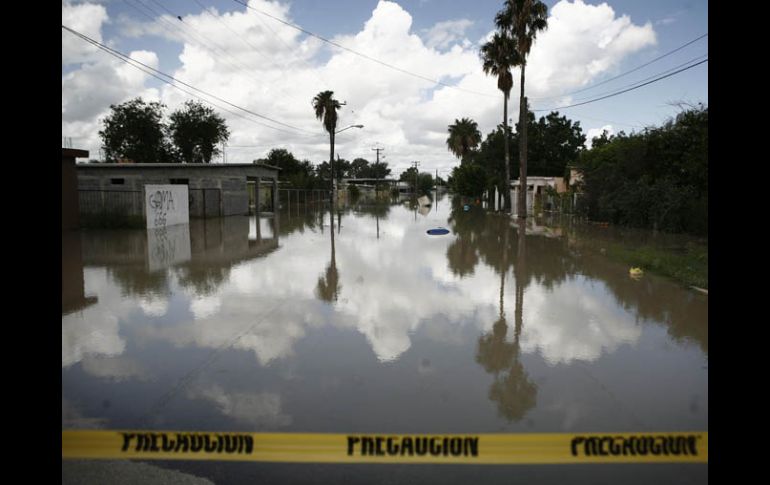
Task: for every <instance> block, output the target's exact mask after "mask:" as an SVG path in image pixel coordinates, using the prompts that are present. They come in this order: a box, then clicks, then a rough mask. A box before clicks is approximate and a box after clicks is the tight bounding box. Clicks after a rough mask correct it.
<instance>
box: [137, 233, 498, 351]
mask: <svg viewBox="0 0 770 485" xmlns="http://www.w3.org/2000/svg"><path fill="white" fill-rule="evenodd" d="M364 222H367V223H369V221H367V220H366V219H362V220H356V219H353V218H343V225H344V226H345V229H346V234H345V237H342V238H341V237H339V236H337V235H336V233H335V236H336V237H337V245H338V246H337V247H338V250H337V258H338V260H337V267H338V269H339V271H340V277H341V286H342V291H341V295H340V300H339V301H338V302H337V303H335V304H334V305H332V307H333V309H334V310H335V311H336V314H334V315H333V317H331V318H329V316H328V314H327V315H326V316H322V313H321V312H323V310H324V309H326V308H328V307H327V305H326V304H325V303H322V302H320V301H318V300H317V299H316V298H315V296H314V290H315V287H316V285H317V282H318V276H319V275H320V274H321V273H322V272H323V271H324V269H325V266H326V265H327V264H328V260H329V259H330V257H331V255H330V254H327V253H326V252H325V251H323V250H319V247H318V246H319V241H318V240H315V239H314V238H311V237H307V236H306V237H304V238H296V239H294V240H293V241H292V244H291V245H290V249H291V250H290V251H288V250H286V249H284V251H285V252H284V253H281V254H279V255H277V257H273V258H269V259H265V260H254V261H251V262H248V263H246V264H243V265H239V266H238V267H235V268H233V269H232V270H231V272H230V280H229V282H228V283H225V284H224V285H222V287H220V291H219V293H218V295H217V298H218V300H219V302H220V304H221V306H220V307H219V308H218V313H217V314H216V315H215V316H216V321H215V320H214V319H213V318H212V319H207V318H206V316H203V315H200V316H199V314H198V312H197V309H198V305H199V304H198V303H196V300H193V303H192V304H191V305H192V310H193V313H195V314H196V317H198V319H197V320H196V321H194V322H189V323H186V324H184V325H181V326H179V327H177V328H166V329H145V330H143V332H145V333H152V334H153V335H155V336H158V337H161V338H166V339H169V340H171V341H172V342H174V344H175V345H178V346H184V345H196V346H202V347H209V348H217V347H219V346H222V345H226V344H228V343H229V342H230V341H231V340H232V339H233V337H234V336H235V335H238V334H239V333H240V332H243V331H244V330H245V329H247V328H249V326H250V325H254V327H253V328H252V329H250V330H249V331H248V332H247V333H246V334H245V335H243V336H242V338H240V339H239V340H238V341H237V342H236V343H235V344H234V346H233V347H234V348H242V349H249V350H252V351H254V353H255V355H256V356H257V359H258V360H259V362H260V363H261V364H262V365H266V364H268V363H269V362H271V361H272V360H275V359H279V358H284V357H286V356H289V355H291V353H292V348H293V345H294V343H295V342H296V341H297V340H298V339H300V338H302V337H303V336H304V335H305V331H306V328H308V327H314V326H320V325H322V324H325V323H327V321H329V322H330V323H332V324H333V325H335V326H338V327H346V328H351V327H353V328H356V329H357V330H358V331H359V332H361V333H362V334H363V335H365V336H366V338H367V340H368V341H369V343H370V345H371V347H372V350H373V352H374V353H375V354H376V355H377V357H378V358H379V359H380V360H383V361H387V360H393V359H396V358H398V357H399V356H400V355H401V354H402V353H403V352H405V351H406V350H407V349H409V347H410V346H411V339H410V333H411V332H414V331H415V330H416V329H417V328H418V326H419V325H420V322H421V321H422V320H424V319H428V318H431V317H433V316H435V315H436V314H438V313H440V314H442V315H451V319H450V318H446V319H442V320H443V321H444V322H445V323H444V324H445V325H455V326H456V325H460V324H463V323H467V322H468V318H467V316H468V315H469V314H473V315H474V319H473V320H474V322H476V324H478V325H479V326H480V327H481V326H483V325H485V324H486V321H487V320H488V321H489V322H492V321H493V320H494V315H495V312H496V310H495V306H494V304H493V302H494V295H496V293H497V292H498V291H499V289H497V287H496V283H495V278H494V277H493V276H494V273H493V271H492V270H491V269H488V268H483V269H481V268H480V270H479V275H480V276H483V277H484V278H480V279H479V280H477V281H470V280H462V279H459V278H455V277H454V276H453V275H451V272H449V271H445V268H446V266H447V264H446V258H445V256H444V253H445V247H444V246H441V247H438V249H437V248H436V247H433V246H431V247H429V248H428V249H425V250H421V249H420V243H421V242H423V240H422V238H423V236H424V234H422V232H421V230H418V229H417V228H414V229H413V234H411V235H410V234H407V231H406V230H405V228H404V226H400V225H396V224H392V226H393V230H394V232H395V230H396V229H397V228H398V229H400V231H401V233H402V235H405V239H402V240H393V238H390V237H389V238H383V239H381V240H380V243H381V244H382V246H381V247H379V248H378V247H375V246H372V245H369V244H360V243H359V244H357V241H351V240H350V239H349V238H348V235H349V234H361V233H364V232H365V231H366V230H367V228H368V225H371V224H373V223H374V221H371V223H369V224H368V225H366V224H364ZM335 223H336V221H335ZM412 236H413V237H414V238H420V239H415V240H413V241H408V240H407V239H409V238H411V237H412ZM319 237H320V235H319ZM327 239H328V231H327V233H326V234H324V235H323V237H322V238H321V241H324V242H325V241H326V240H327ZM446 244H449V242H448V241H447V242H445V245H446ZM284 245H288V243H286V240H284ZM405 246H408V248H407V247H405ZM426 268H428V271H425V269H426ZM435 273H438V274H439V275H440V278H439V279H440V280H441V281H440V282H439V283H438V284H437V281H436V275H435ZM254 295H259V301H255V300H254ZM284 298H288V301H287V302H286V303H283V304H281V308H279V309H278V311H276V312H275V313H273V314H272V315H271V316H270V318H267V319H265V320H264V321H259V320H260V319H261V318H262V317H260V316H259V315H263V314H264V313H265V312H267V311H269V309H270V308H271V307H272V306H273V304H272V303H268V304H267V305H265V304H262V303H261V302H262V301H265V300H267V301H268V302H271V301H273V302H275V301H278V300H281V299H284ZM210 302H213V300H210ZM225 315H226V318H225V317H224V316H225ZM207 316H213V313H210V314H208V315H207ZM201 317H203V318H201ZM489 325H491V323H489Z"/></svg>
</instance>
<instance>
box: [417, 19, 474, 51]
mask: <svg viewBox="0 0 770 485" xmlns="http://www.w3.org/2000/svg"><path fill="white" fill-rule="evenodd" d="M471 25H473V21H471V20H468V19H460V20H447V21H445V22H439V23H437V24H436V25H434V26H433V27H431V28H430V29H424V30H423V32H424V33H425V37H426V44H427V46H428V47H431V48H438V49H445V48H447V47H449V46H450V45H451V44H453V43H457V42H462V41H463V40H464V39H465V30H466V29H468V27H470V26H471Z"/></svg>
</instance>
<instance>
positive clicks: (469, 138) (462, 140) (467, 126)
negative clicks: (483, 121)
mask: <svg viewBox="0 0 770 485" xmlns="http://www.w3.org/2000/svg"><path fill="white" fill-rule="evenodd" d="M447 131H448V132H449V137H448V138H447V139H446V144H447V147H448V148H449V151H450V152H452V153H454V154H455V155H456V156H457V157H458V158H460V159H461V160H462V159H463V158H465V156H466V155H468V153H470V151H471V150H472V149H474V148H476V147H477V146H478V145H479V143H481V132H480V131H479V125H478V124H477V123H476V122H475V121H473V120H472V119H470V118H463V119H461V120H458V119H455V124H453V125H449V129H448V130H447Z"/></svg>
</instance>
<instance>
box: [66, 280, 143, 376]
mask: <svg viewBox="0 0 770 485" xmlns="http://www.w3.org/2000/svg"><path fill="white" fill-rule="evenodd" d="M83 275H84V278H85V286H86V288H85V290H86V293H88V294H97V295H98V298H99V301H98V303H97V304H96V305H93V306H90V307H88V308H85V309H83V310H82V311H80V312H76V313H71V314H69V315H63V316H62V319H61V320H62V321H61V324H62V326H61V355H62V367H68V366H70V365H72V364H75V363H77V362H79V361H80V360H82V359H83V357H85V356H87V355H102V356H116V355H119V354H122V353H123V352H124V351H125V347H126V342H125V340H124V339H123V338H122V337H121V336H120V326H119V325H118V322H119V320H120V319H121V318H122V317H123V316H124V315H127V314H128V313H129V312H131V311H132V310H133V309H135V308H136V302H135V300H132V299H130V298H124V297H123V296H122V295H121V288H120V287H119V286H116V285H114V284H113V283H112V280H111V278H110V277H109V276H108V275H107V271H106V270H105V269H103V268H98V269H93V268H86V269H85V270H84V271H83Z"/></svg>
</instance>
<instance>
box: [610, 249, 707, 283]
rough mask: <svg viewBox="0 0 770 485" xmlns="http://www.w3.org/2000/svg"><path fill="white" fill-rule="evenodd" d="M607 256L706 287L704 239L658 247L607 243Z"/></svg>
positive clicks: (683, 281)
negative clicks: (679, 245) (671, 246)
mask: <svg viewBox="0 0 770 485" xmlns="http://www.w3.org/2000/svg"><path fill="white" fill-rule="evenodd" d="M606 254H607V256H609V257H610V258H613V259H616V260H619V261H623V262H625V263H627V264H629V265H631V266H633V267H639V268H642V269H643V270H645V271H649V272H651V273H656V274H660V275H663V276H668V277H670V278H673V279H675V280H677V281H680V282H682V283H684V284H686V285H688V286H697V287H698V288H703V289H706V290H707V289H708V287H709V257H708V242H704V243H694V242H688V243H687V244H686V245H685V246H683V247H674V248H661V247H656V246H650V245H642V246H637V247H629V246H626V245H621V244H616V243H610V244H608V247H607V253H606Z"/></svg>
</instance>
